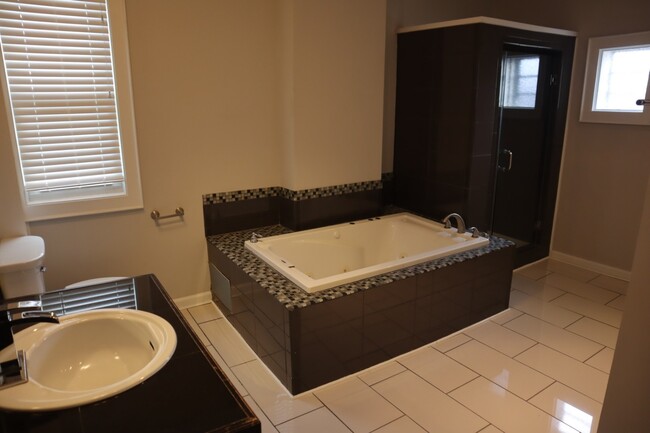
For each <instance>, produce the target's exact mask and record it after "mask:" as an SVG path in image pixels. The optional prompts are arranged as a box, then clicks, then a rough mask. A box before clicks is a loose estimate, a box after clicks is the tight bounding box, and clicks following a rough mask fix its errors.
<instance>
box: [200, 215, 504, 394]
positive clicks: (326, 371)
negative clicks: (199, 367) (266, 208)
mask: <svg viewBox="0 0 650 433" xmlns="http://www.w3.org/2000/svg"><path fill="white" fill-rule="evenodd" d="M254 231H256V232H259V233H260V234H262V235H274V234H280V233H286V232H288V231H290V230H288V229H286V228H284V227H282V226H272V227H261V228H257V229H255V230H254ZM251 232H252V231H251V230H245V231H240V232H235V233H227V234H223V235H216V236H210V237H208V254H209V259H210V263H211V266H210V268H211V272H213V273H214V272H216V270H217V269H218V271H219V272H221V273H222V274H223V275H225V276H226V277H227V278H228V279H229V280H230V284H231V294H230V299H229V300H228V301H230V303H231V304H232V308H228V307H227V306H226V305H225V304H224V302H222V300H220V299H219V298H218V297H217V296H216V295H215V294H214V293H213V299H214V300H215V302H217V303H218V304H219V307H220V308H221V309H222V311H223V312H224V314H225V315H226V317H227V318H228V320H229V321H230V323H232V324H233V326H234V327H235V328H236V329H237V330H238V331H239V332H240V333H241V334H242V336H243V337H244V339H245V340H246V341H247V342H248V344H249V345H250V346H251V348H253V350H254V351H255V353H257V354H258V356H259V357H260V358H261V359H262V361H263V362H264V363H265V364H266V365H267V366H268V367H269V369H270V370H271V371H272V372H273V373H274V374H275V375H276V376H277V377H278V379H279V380H280V381H281V382H282V383H283V384H284V385H285V386H286V387H287V389H288V390H289V391H291V392H292V393H293V394H298V393H301V392H304V391H307V390H309V389H311V388H314V387H317V386H319V385H322V384H324V383H327V382H330V381H332V380H335V379H338V378H341V377H343V376H346V375H348V374H351V373H354V372H356V371H359V370H362V369H364V368H367V367H370V366H372V365H374V364H377V363H379V362H382V361H385V360H387V359H390V358H392V357H394V356H397V355H400V354H402V353H405V352H408V351H410V350H413V349H415V348H417V347H420V346H422V345H425V344H427V343H430V342H432V341H434V340H436V339H438V338H441V337H443V336H445V335H448V334H450V333H453V332H455V331H457V330H460V329H462V328H464V327H465V326H468V325H470V324H472V323H476V322H478V321H480V320H482V319H485V318H487V317H489V316H491V315H493V314H495V313H497V312H499V311H502V310H504V309H506V308H508V301H509V295H510V281H511V277H512V263H513V252H514V248H513V247H512V243H510V242H509V241H505V240H503V239H500V238H495V237H493V238H491V239H490V244H489V245H488V246H486V247H483V248H479V249H476V250H473V251H467V252H463V253H459V254H456V255H453V256H449V257H445V258H442V259H437V260H434V261H431V262H426V263H423V264H420V265H415V266H412V267H410V268H406V269H402V270H398V271H393V272H389V273H387V274H382V275H378V276H375V277H371V278H368V279H365V280H361V281H358V282H353V283H348V284H345V285H342V286H338V287H334V288H332V289H327V290H323V291H321V292H317V293H314V294H309V293H307V292H305V291H303V290H302V289H300V288H298V287H297V286H296V285H294V284H293V283H291V282H290V281H288V280H287V279H285V278H284V277H282V276H281V275H280V274H278V273H277V272H276V271H275V270H273V269H272V268H271V267H269V266H268V265H266V264H265V263H264V262H263V261H261V260H260V259H258V258H257V257H256V256H254V255H253V254H252V253H250V252H249V251H248V250H246V249H245V248H244V245H243V242H244V240H246V239H248V238H249V237H250V234H251Z"/></svg>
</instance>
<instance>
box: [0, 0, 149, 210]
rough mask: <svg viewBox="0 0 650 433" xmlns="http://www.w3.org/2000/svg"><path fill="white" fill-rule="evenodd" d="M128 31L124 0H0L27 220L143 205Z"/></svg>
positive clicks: (1, 32)
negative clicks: (129, 68)
mask: <svg viewBox="0 0 650 433" xmlns="http://www.w3.org/2000/svg"><path fill="white" fill-rule="evenodd" d="M116 29H119V30H118V31H116ZM125 32H126V25H125V11H124V2H123V0H111V2H110V7H109V4H108V0H78V1H69V0H17V1H12V2H0V46H1V48H2V65H3V67H2V70H3V71H4V75H5V81H4V82H3V84H4V93H5V96H6V99H7V103H8V106H9V109H10V110H9V111H10V113H11V120H12V121H13V122H12V125H11V126H12V127H13V138H14V144H15V147H14V149H15V154H16V160H17V166H18V170H19V173H20V178H21V183H20V185H21V187H22V192H23V194H22V195H23V202H24V205H25V206H24V208H25V215H26V217H27V219H28V220H31V221H33V220H39V219H47V218H58V217H65V216H74V215H83V214H91V213H100V212H110V211H116V210H123V209H133V208H138V207H142V194H141V191H140V180H139V173H138V164H137V151H136V147H135V146H136V143H135V125H134V122H133V105H132V97H131V83H130V82H129V79H130V77H129V72H128V53H127V41H126V34H125Z"/></svg>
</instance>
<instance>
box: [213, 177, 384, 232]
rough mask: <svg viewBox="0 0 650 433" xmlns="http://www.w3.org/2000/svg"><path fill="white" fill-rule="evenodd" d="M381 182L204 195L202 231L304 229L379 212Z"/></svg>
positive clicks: (373, 214)
mask: <svg viewBox="0 0 650 433" xmlns="http://www.w3.org/2000/svg"><path fill="white" fill-rule="evenodd" d="M381 202H382V182H381V181H380V180H377V181H368V182H358V183H351V184H343V185H335V186H328V187H322V188H312V189H305V190H299V191H292V190H289V189H286V188H281V187H270V188H258V189H249V190H242V191H230V192H224V193H215V194H204V195H203V218H204V224H205V235H206V236H210V235H215V234H219V233H228V232H232V231H237V230H244V229H248V228H253V227H261V226H266V225H272V224H282V225H283V226H285V227H288V228H290V229H292V230H304V229H309V228H314V227H319V226H324V225H331V224H337V223H342V222H346V221H352V220H356V219H362V218H368V217H371V216H375V215H378V214H379V213H380V209H381Z"/></svg>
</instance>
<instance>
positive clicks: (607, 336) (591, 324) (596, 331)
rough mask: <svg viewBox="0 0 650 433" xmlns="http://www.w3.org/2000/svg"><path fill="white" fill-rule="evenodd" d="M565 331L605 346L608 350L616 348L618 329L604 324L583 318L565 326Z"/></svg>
mask: <svg viewBox="0 0 650 433" xmlns="http://www.w3.org/2000/svg"><path fill="white" fill-rule="evenodd" d="M566 329H567V331H571V332H574V333H576V334H578V335H582V336H583V337H586V338H588V339H590V340H593V341H595V342H597V343H600V344H602V345H605V346H607V347H609V348H612V349H614V348H616V340H617V339H618V328H615V327H613V326H609V325H606V324H604V323H603V322H599V321H597V320H594V319H591V318H589V317H583V318H582V319H580V320H578V321H577V322H575V323H572V324H571V325H569V326H567V328H566Z"/></svg>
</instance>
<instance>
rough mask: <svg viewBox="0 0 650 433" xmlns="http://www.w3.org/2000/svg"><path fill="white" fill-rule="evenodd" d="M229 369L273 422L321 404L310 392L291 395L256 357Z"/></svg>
mask: <svg viewBox="0 0 650 433" xmlns="http://www.w3.org/2000/svg"><path fill="white" fill-rule="evenodd" d="M232 370H233V373H235V376H237V378H238V379H239V380H240V382H241V383H242V385H244V387H245V388H246V389H247V390H248V392H249V394H250V396H251V397H252V398H253V399H254V400H255V402H256V403H257V404H258V405H259V407H260V408H261V409H262V411H263V412H264V414H265V415H266V416H267V417H268V418H269V420H270V421H271V422H272V423H273V424H274V425H278V424H281V423H283V422H285V421H288V420H290V419H293V418H296V417H298V416H300V415H304V414H306V413H307V412H311V411H312V410H315V409H318V408H319V407H321V406H322V405H323V404H322V403H321V402H320V401H319V400H318V399H317V398H316V397H314V395H313V394H311V393H307V394H304V395H301V396H298V397H293V396H292V395H291V394H289V393H288V392H287V391H286V390H285V389H284V388H283V387H282V385H280V382H278V380H277V379H276V378H275V377H274V376H273V375H272V374H271V373H270V372H269V371H268V370H267V369H266V367H264V366H263V365H262V362H261V361H259V360H255V361H251V362H247V363H245V364H241V365H238V366H236V367H233V369H232Z"/></svg>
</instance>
